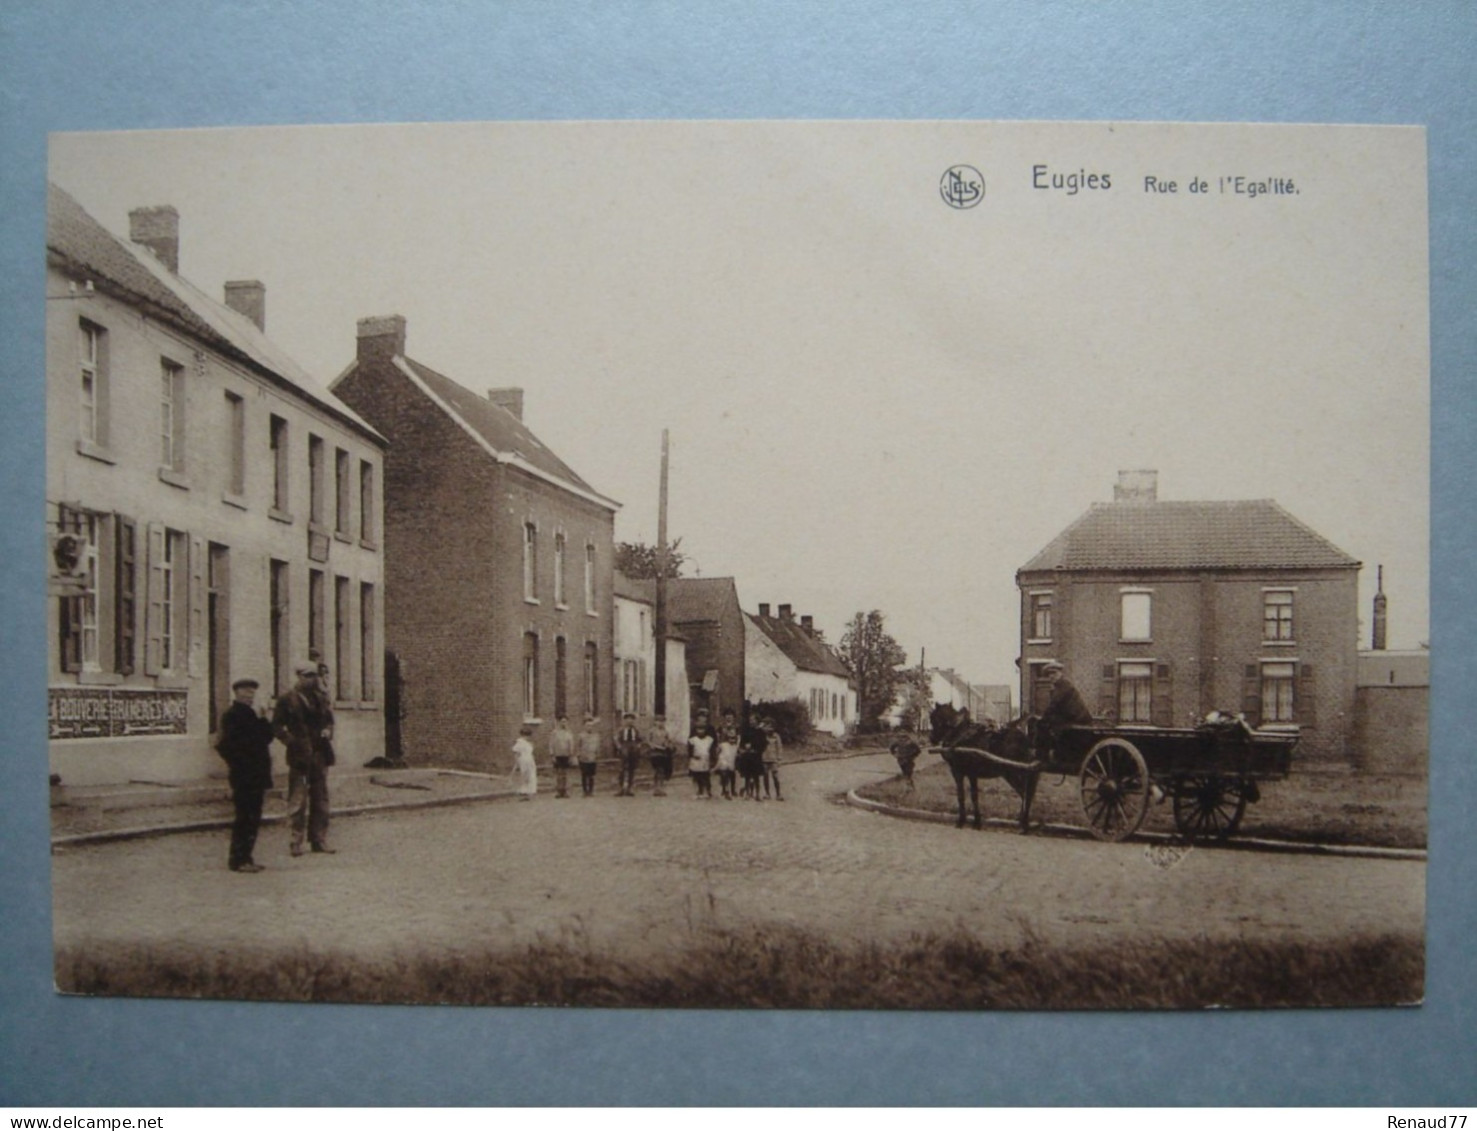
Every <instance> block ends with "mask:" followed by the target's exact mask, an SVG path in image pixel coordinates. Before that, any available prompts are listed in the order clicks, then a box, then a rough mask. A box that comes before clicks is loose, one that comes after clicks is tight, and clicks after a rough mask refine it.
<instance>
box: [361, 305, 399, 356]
mask: <svg viewBox="0 0 1477 1131" xmlns="http://www.w3.org/2000/svg"><path fill="white" fill-rule="evenodd" d="M357 356H358V360H359V361H360V362H365V363H367V362H372V361H389V360H390V359H391V358H392V357H404V356H405V319H404V318H402V317H401V316H400V315H398V314H385V315H381V316H380V317H377V318H361V319H359V351H358V355H357Z"/></svg>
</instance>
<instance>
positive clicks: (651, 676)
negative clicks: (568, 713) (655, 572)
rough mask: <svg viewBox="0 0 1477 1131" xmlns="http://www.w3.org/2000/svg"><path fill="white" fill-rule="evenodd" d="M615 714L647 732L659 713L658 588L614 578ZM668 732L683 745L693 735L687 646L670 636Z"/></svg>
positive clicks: (621, 576) (645, 582)
mask: <svg viewBox="0 0 1477 1131" xmlns="http://www.w3.org/2000/svg"><path fill="white" fill-rule="evenodd" d="M614 593H615V673H614V680H615V682H614V684H613V686H614V688H615V708H616V710H617V711H619V712H621V713H622V714H624V713H625V712H627V711H629V712H631V714H633V715H635V716H636V717H637V718H638V719H639V720H640V722H641V725H642V727H643V728H644V727H645V725H646V724H647V723H648V722H649V721H650V719H651V716H652V715H653V714H655V712H656V648H657V640H656V582H655V581H652V580H647V579H636V578H630V577H627V576H626V575H625V574H623V573H621V572H620V571H619V570H617V571H616V574H615V585H614ZM666 649H667V680H666V684H667V688H666V690H667V695H666V715H667V730H668V731H669V732H670V733H671V734H672V736H673V738H676V739H677V740H678V741H681V740H682V739H684V738H686V736H687V733H688V731H689V730H690V729H691V718H692V706H691V702H690V698H691V696H690V694H689V688H688V683H687V644H686V641H684V640H683V639H682V638H681V637H680V636H678V635H675V634H673V633H670V632H669V633H668V634H667V640H666Z"/></svg>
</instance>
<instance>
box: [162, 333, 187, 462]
mask: <svg viewBox="0 0 1477 1131" xmlns="http://www.w3.org/2000/svg"><path fill="white" fill-rule="evenodd" d="M159 466H160V467H162V468H165V469H166V470H169V471H183V470H184V469H185V371H184V368H183V367H181V366H178V365H176V364H175V363H174V362H172V361H167V360H164V361H160V363H159Z"/></svg>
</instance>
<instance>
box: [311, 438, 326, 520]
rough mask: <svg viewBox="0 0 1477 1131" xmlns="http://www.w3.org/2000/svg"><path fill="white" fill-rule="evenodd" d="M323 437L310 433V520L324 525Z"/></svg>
mask: <svg viewBox="0 0 1477 1131" xmlns="http://www.w3.org/2000/svg"><path fill="white" fill-rule="evenodd" d="M323 459H324V455H323V438H322V437H321V436H314V435H312V434H311V433H310V434H309V435H308V522H309V523H310V524H311V525H313V526H322V525H323V510H324V500H323V488H324V482H323V480H324V472H325V470H326V469H325V468H324V466H323Z"/></svg>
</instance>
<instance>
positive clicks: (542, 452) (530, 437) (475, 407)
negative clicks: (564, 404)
mask: <svg viewBox="0 0 1477 1131" xmlns="http://www.w3.org/2000/svg"><path fill="white" fill-rule="evenodd" d="M404 361H405V364H406V365H408V366H409V367H410V368H411V370H413V371H414V373H415V375H416V376H417V377H418V378H420V380H421V381H423V382H424V383H425V385H426V387H427V388H428V389H430V390H431V392H432V393H434V394H435V395H436V396H437V397H438V398H440V399H441V400H442V401H443V402H444V403H445V404H446V405H447V407H449V408H450V409H451V411H453V412H454V413H456V415H457V416H458V417H460V418H461V420H462V423H464V424H465V425H467V427H469V428H470V429H471V430H472V431H473V432H475V433H476V434H477V435H479V436H481V437H482V439H483V440H485V441H486V442H487V444H488V446H489V447H491V448H492V449H493V450H494V451H497V452H500V453H502V454H504V455H509V456H516V457H518V458H519V459H521V460H523V462H525V463H527V464H529V465H531V466H533V467H535V468H537V469H538V470H539V471H541V472H543V473H544V474H545V475H550V476H553V477H554V478H555V479H561V480H563V481H564V482H566V483H569V484H571V485H573V486H574V487H577V488H579V489H580V490H582V491H587V492H589V493H591V494H595V493H596V492H595V489H594V488H593V487H591V486H590V485H589V484H588V483H586V482H585V481H584V480H583V479H581V478H580V477H579V476H578V475H577V474H575V472H574V469H573V468H571V467H570V466H569V465H568V464H567V463H565V462H564V461H563V460H562V459H560V458H559V457H558V456H556V455H555V454H554V453H553V452H552V451H550V450H549V449H548V448H546V447H544V445H543V442H542V441H541V440H539V438H538V437H537V436H535V435H534V434H533V432H532V431H531V430H530V429H529V427H528V425H526V424H524V423H523V421H521V420H519V419H518V417H516V416H514V415H513V414H512V413H511V412H509V411H508V410H507V409H505V408H503V407H502V405H498V404H494V403H493V402H492V401H490V400H488V399H487V398H486V397H483V396H478V395H477V394H476V393H474V392H472V391H471V390H470V389H467V388H464V387H463V386H461V385H458V384H457V383H456V382H455V381H453V380H452V379H451V378H450V377H447V376H445V375H443V374H440V373H437V372H436V371H435V370H434V369H431V368H430V367H429V366H425V365H422V364H421V363H420V362H418V361H412V360H411V359H410V358H408V357H407V358H405V359H404Z"/></svg>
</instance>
